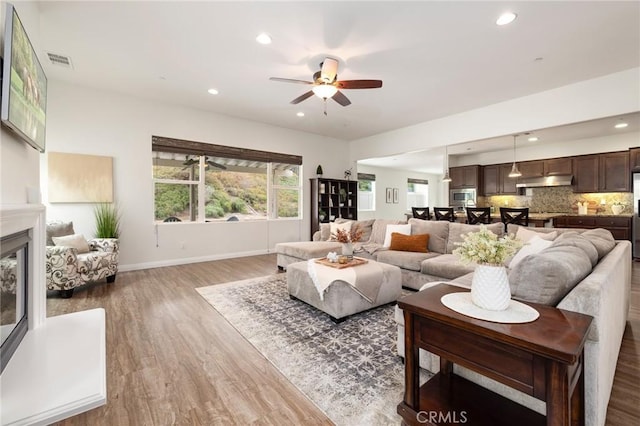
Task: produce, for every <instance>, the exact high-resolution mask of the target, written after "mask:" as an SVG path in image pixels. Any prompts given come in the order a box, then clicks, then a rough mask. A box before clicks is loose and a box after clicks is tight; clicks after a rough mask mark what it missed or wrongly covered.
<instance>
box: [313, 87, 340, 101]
mask: <svg viewBox="0 0 640 426" xmlns="http://www.w3.org/2000/svg"><path fill="white" fill-rule="evenodd" d="M311 90H312V91H313V93H314V94H315V95H316V96H317V97H319V98H322V99H329V98H331V97H333V95H335V94H336V92H337V91H338V88H337V87H336V86H334V85H332V84H318V85H317V86H314V87H313V89H311Z"/></svg>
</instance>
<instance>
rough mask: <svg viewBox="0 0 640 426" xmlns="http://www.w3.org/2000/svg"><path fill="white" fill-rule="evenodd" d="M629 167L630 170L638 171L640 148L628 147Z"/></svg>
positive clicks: (639, 169) (639, 168)
mask: <svg viewBox="0 0 640 426" xmlns="http://www.w3.org/2000/svg"><path fill="white" fill-rule="evenodd" d="M629 167H630V169H631V171H640V148H629Z"/></svg>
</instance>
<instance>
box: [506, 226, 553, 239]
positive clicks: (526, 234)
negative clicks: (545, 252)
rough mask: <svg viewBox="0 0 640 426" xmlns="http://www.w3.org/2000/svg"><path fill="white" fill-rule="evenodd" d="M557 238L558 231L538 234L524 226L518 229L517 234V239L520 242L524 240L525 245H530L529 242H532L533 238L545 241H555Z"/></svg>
mask: <svg viewBox="0 0 640 426" xmlns="http://www.w3.org/2000/svg"><path fill="white" fill-rule="evenodd" d="M557 236H558V232H557V231H553V232H536V231H529V230H528V229H527V228H524V227H522V226H521V227H520V228H518V232H517V233H516V238H518V239H519V240H522V242H524V243H528V242H529V241H531V239H532V238H533V237H540V238H542V239H543V240H547V241H553V240H555V239H556V237H557Z"/></svg>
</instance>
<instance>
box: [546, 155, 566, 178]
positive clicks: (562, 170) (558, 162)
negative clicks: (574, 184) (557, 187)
mask: <svg viewBox="0 0 640 426" xmlns="http://www.w3.org/2000/svg"><path fill="white" fill-rule="evenodd" d="M570 174H573V160H572V158H571V157H563V158H551V159H549V160H544V175H545V176H556V175H570Z"/></svg>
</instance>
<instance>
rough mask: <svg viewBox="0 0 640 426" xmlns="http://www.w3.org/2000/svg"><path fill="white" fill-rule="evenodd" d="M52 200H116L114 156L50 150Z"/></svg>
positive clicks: (93, 201) (80, 201)
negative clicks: (114, 194)
mask: <svg viewBox="0 0 640 426" xmlns="http://www.w3.org/2000/svg"><path fill="white" fill-rule="evenodd" d="M48 160H49V161H48V166H49V173H48V180H49V202H51V203H111V202H113V158H112V157H102V156H98V155H83V154H68V153H64V152H49V154H48Z"/></svg>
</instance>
